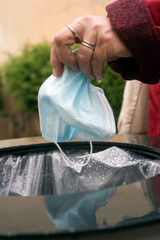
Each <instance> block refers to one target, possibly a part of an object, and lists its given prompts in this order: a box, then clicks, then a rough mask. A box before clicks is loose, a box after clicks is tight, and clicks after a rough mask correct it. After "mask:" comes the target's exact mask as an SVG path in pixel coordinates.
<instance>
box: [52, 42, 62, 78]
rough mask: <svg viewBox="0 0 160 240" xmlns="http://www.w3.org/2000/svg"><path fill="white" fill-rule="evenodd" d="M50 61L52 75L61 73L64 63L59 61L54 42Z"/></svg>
mask: <svg viewBox="0 0 160 240" xmlns="http://www.w3.org/2000/svg"><path fill="white" fill-rule="evenodd" d="M50 61H51V66H52V71H53V75H54V76H59V75H61V73H62V71H63V66H64V65H63V63H62V62H60V61H59V58H58V56H57V51H56V48H55V44H54V42H52V47H51V55H50Z"/></svg>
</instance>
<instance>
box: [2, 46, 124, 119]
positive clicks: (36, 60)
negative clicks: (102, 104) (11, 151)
mask: <svg viewBox="0 0 160 240" xmlns="http://www.w3.org/2000/svg"><path fill="white" fill-rule="evenodd" d="M75 48H77V46H76V45H75V46H73V48H72V49H75ZM51 74H52V69H51V65H50V44H49V43H47V42H44V43H41V44H38V45H25V47H24V48H23V49H22V52H21V54H20V55H19V56H12V55H9V59H8V61H7V62H6V63H5V64H4V66H3V67H2V69H1V74H0V78H1V80H2V82H3V84H6V85H7V88H8V91H9V94H11V95H12V96H14V97H15V99H16V101H17V102H20V106H21V107H20V108H19V109H17V111H25V112H34V111H37V94H38V90H39V88H40V86H41V84H42V83H43V82H44V80H45V79H47V78H48V77H49V76H50V75H51ZM91 83H92V84H93V85H95V86H98V87H101V88H103V89H104V92H105V95H106V97H107V99H108V100H109V102H110V104H111V107H112V109H113V112H114V115H115V119H116V121H117V118H118V115H119V112H120V107H121V103H122V96H123V89H124V84H125V81H122V80H120V76H119V75H118V74H116V73H114V72H113V71H112V70H111V69H110V68H109V66H108V65H107V64H105V77H104V78H103V79H102V81H101V82H100V83H99V82H97V80H96V79H95V80H94V81H92V82H91ZM0 104H1V103H0Z"/></svg>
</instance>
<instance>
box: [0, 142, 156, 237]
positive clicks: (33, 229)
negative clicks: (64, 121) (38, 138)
mask: <svg viewBox="0 0 160 240" xmlns="http://www.w3.org/2000/svg"><path fill="white" fill-rule="evenodd" d="M60 146H61V147H62V149H63V150H64V151H66V150H67V149H73V151H75V152H76V151H79V150H86V149H87V150H88V149H89V144H88V142H61V143H60ZM112 146H116V147H119V148H123V149H126V150H130V151H132V152H134V153H136V154H141V155H143V156H145V157H148V158H150V159H153V160H157V161H159V160H160V150H159V149H156V148H152V147H147V146H142V145H136V144H127V143H114V142H93V149H94V152H98V151H102V150H104V149H106V148H109V147H112ZM54 149H56V150H57V147H56V146H55V144H53V143H45V144H34V145H27V146H18V147H10V148H3V149H0V157H2V156H7V155H14V156H19V155H21V156H24V155H25V154H27V153H32V154H34V153H35V154H37V153H41V152H48V151H50V150H54ZM108 195H110V197H109V198H108V200H107V199H106V201H104V202H103V201H102V200H103V198H104V199H105V198H106V196H108ZM96 198H97V199H98V206H97V205H96V206H95V202H94V201H92V199H96ZM63 202H64V203H66V205H67V204H68V206H69V205H70V206H71V210H72V211H69V212H67V210H66V209H65V206H66V205H65V204H63ZM80 202H81V205H79V204H80ZM51 203H54V204H55V205H54V206H55V207H54V208H53V209H52V205H51ZM58 204H59V205H58ZM96 204H97V203H96ZM60 206H61V207H60ZM73 206H75V208H74V207H73ZM56 207H57V209H58V207H59V208H60V210H62V211H61V212H60V213H61V214H60V215H65V214H66V213H67V214H73V218H72V220H73V222H71V224H74V221H76V219H78V217H79V216H76V215H77V211H76V213H74V209H78V211H82V214H81V215H80V217H81V219H80V221H82V222H83V221H84V224H83V223H82V227H81V228H78V227H77V229H76V227H75V228H73V229H72V227H68V229H67V226H70V225H69V224H66V225H65V224H63V223H64V221H65V219H64V218H63V217H62V219H58V220H59V221H61V223H60V222H59V221H57V218H56V216H55V214H52V213H54V212H56V210H57V209H56ZM83 207H84V208H83ZM90 208H92V209H96V211H95V212H94V214H93V215H92V216H91V213H93V212H92V211H89V209H90ZM63 209H64V211H66V212H65V214H63V213H64V212H63ZM52 211H53V212H52ZM87 212H88V213H89V214H90V216H89V215H87ZM56 213H57V212H56ZM67 214H66V215H65V217H66V219H69V218H67V217H68V215H67ZM74 214H75V215H74ZM78 221H79V220H78ZM56 224H57V225H56ZM60 226H62V228H61V227H60ZM63 226H64V228H63ZM140 227H141V229H142V232H141V233H140V231H141V230H140ZM156 227H157V228H159V229H160V175H157V176H155V177H152V178H150V179H146V180H142V181H138V182H134V183H131V184H127V185H122V186H118V187H117V188H116V189H115V188H108V189H102V190H98V191H91V192H82V193H74V194H67V195H62V196H52V195H47V196H45V195H43V196H25V197H24V196H6V197H0V237H3V238H5V237H7V238H8V237H10V238H12V239H32V238H37V239H41V238H46V239H52V238H53V239H72V237H73V239H79V237H80V239H83V238H84V239H87V237H91V236H92V237H93V239H110V238H109V237H113V236H115V237H116V238H115V239H122V237H123V238H126V239H130V240H132V239H135V236H136V239H140V238H138V237H137V236H138V234H143V237H145V236H146V237H147V236H148V234H149V233H148V232H147V229H150V234H151V233H153V235H154V233H155V229H157V228H156ZM128 231H130V232H129V234H128V233H127V232H128ZM148 231H149V230H148ZM132 233H133V235H132ZM127 234H128V235H127ZM153 235H152V236H153ZM103 237H104V238H103Z"/></svg>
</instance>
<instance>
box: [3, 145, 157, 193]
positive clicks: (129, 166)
mask: <svg viewBox="0 0 160 240" xmlns="http://www.w3.org/2000/svg"><path fill="white" fill-rule="evenodd" d="M60 145H61V147H62V149H63V150H64V152H65V154H66V155H67V156H68V157H69V159H71V160H72V162H73V163H75V164H71V163H70V162H68V161H67V160H66V159H65V158H64V156H63V155H62V154H61V153H60V151H59V150H58V149H57V147H56V146H55V145H54V144H53V143H47V144H36V145H29V146H19V147H12V148H6V149H0V196H10V195H17V196H37V195H63V194H70V193H78V192H86V191H95V190H102V189H105V188H111V187H117V186H120V185H124V184H129V183H133V182H136V181H140V180H143V179H148V178H151V177H153V176H156V175H158V174H160V161H159V160H160V151H159V150H158V149H154V148H151V147H145V146H140V145H133V144H123V143H110V142H93V150H94V152H93V154H92V158H91V160H90V161H89V163H88V164H87V165H85V166H83V167H81V166H77V165H76V163H83V162H85V161H86V159H87V158H88V154H89V150H90V147H89V143H88V142H63V143H60Z"/></svg>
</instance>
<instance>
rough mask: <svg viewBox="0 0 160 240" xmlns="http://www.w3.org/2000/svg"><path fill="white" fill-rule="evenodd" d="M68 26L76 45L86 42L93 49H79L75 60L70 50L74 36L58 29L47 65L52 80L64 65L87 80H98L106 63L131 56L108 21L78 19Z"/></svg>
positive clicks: (67, 30) (91, 18)
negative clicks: (83, 75)
mask: <svg viewBox="0 0 160 240" xmlns="http://www.w3.org/2000/svg"><path fill="white" fill-rule="evenodd" d="M70 26H71V27H72V28H73V29H74V32H75V33H76V35H77V37H78V41H77V42H78V43H82V42H83V41H88V42H90V43H93V44H95V48H94V49H91V48H88V47H86V46H84V45H81V46H80V48H79V51H78V54H77V57H75V56H74V55H73V53H72V51H71V49H70V46H71V45H73V44H74V43H75V38H74V35H73V33H72V32H71V30H70V29H69V28H68V27H64V28H62V29H61V30H60V31H59V32H58V33H57V34H56V35H55V37H54V38H53V41H52V48H51V65H52V68H53V75H55V76H59V75H60V74H61V73H62V71H63V65H64V64H66V65H68V66H69V67H70V68H71V69H73V70H76V69H77V68H78V67H79V68H80V69H81V71H82V72H83V73H84V74H85V75H86V76H88V77H89V78H90V79H91V80H92V79H94V78H97V79H102V78H103V77H104V63H105V62H106V61H108V62H109V61H113V60H115V59H118V58H120V57H130V56H132V55H131V53H130V51H129V50H128V49H127V47H126V46H125V44H124V43H123V42H122V41H121V39H120V38H119V36H118V35H117V33H116V32H115V31H114V30H113V29H112V26H111V23H110V21H109V18H108V17H104V16H92V15H87V16H84V17H78V18H76V19H75V20H74V21H73V22H72V23H71V24H70Z"/></svg>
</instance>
